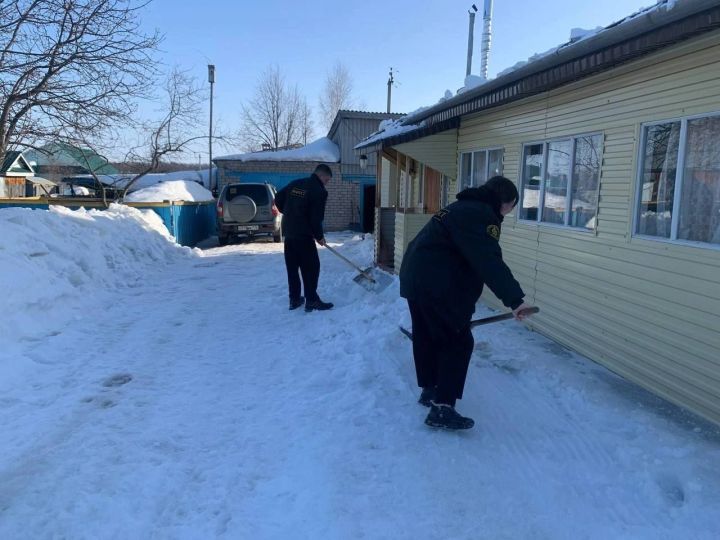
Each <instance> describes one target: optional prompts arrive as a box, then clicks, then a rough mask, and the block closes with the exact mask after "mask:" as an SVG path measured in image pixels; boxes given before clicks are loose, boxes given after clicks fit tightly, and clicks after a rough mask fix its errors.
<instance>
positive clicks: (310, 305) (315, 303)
mask: <svg viewBox="0 0 720 540" xmlns="http://www.w3.org/2000/svg"><path fill="white" fill-rule="evenodd" d="M332 307H333V305H332V304H331V303H330V302H323V301H322V300H320V299H319V298H318V299H317V300H308V301H307V302H305V311H307V312H308V313H309V312H311V311H312V310H314V309H317V310H318V311H325V310H328V309H332Z"/></svg>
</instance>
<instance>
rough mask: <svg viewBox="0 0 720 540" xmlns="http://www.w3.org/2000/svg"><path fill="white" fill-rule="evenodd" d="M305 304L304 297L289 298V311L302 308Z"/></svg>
mask: <svg viewBox="0 0 720 540" xmlns="http://www.w3.org/2000/svg"><path fill="white" fill-rule="evenodd" d="M304 303H305V297H304V296H301V297H299V298H291V299H290V311H292V310H293V309H297V308H299V307H300V306H302V305H303V304H304Z"/></svg>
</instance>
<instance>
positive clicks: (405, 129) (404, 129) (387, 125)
mask: <svg viewBox="0 0 720 540" xmlns="http://www.w3.org/2000/svg"><path fill="white" fill-rule="evenodd" d="M429 108H430V107H420V108H419V109H415V110H414V111H411V112H409V113H408V114H406V115H405V116H403V117H402V118H397V119H395V120H393V119H386V120H383V121H382V122H380V125H379V126H378V130H377V131H376V132H375V133H371V134H370V135H369V136H368V137H367V138H366V139H364V140H363V141H360V143H359V144H358V145H356V146H355V148H358V147H360V146H366V145H368V144H372V143H375V142H378V141H382V140H384V139H388V138H390V137H395V136H397V135H402V134H403V133H409V132H411V131H415V130H416V129H419V128H421V127H423V126H424V125H425V121H422V122H413V117H415V116H416V115H418V114H420V113H421V112H423V111H425V110H427V109H429Z"/></svg>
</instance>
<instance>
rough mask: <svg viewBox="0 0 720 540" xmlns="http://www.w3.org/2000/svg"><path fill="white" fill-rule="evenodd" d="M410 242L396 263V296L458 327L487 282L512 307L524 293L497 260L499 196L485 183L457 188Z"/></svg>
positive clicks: (469, 315) (467, 317)
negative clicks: (434, 310) (432, 310)
mask: <svg viewBox="0 0 720 540" xmlns="http://www.w3.org/2000/svg"><path fill="white" fill-rule="evenodd" d="M457 199H458V200H457V201H456V202H454V203H452V204H450V205H449V206H447V207H446V208H444V209H443V210H440V212H438V213H437V214H435V215H434V216H433V217H432V218H431V219H430V221H429V222H428V223H427V224H426V225H425V227H423V228H422V230H421V231H420V232H419V233H418V235H417V237H415V239H414V240H413V241H412V242H410V244H409V245H408V248H407V251H406V252H405V254H404V256H403V261H402V266H401V267H400V295H401V296H402V297H403V298H407V299H408V300H414V301H418V302H425V303H431V304H433V305H434V306H436V307H437V308H438V311H439V312H440V313H443V314H444V315H445V319H446V321H447V322H448V323H449V324H451V325H452V326H453V327H454V328H455V329H457V330H459V329H461V328H463V327H465V326H467V324H468V323H469V322H470V319H471V318H472V314H473V313H474V312H475V304H476V303H477V301H478V299H479V298H480V295H481V294H482V290H483V285H484V284H487V285H488V287H490V290H492V292H493V293H495V295H496V296H497V297H498V298H499V299H500V300H501V301H502V302H503V304H505V305H506V306H508V307H510V308H512V309H515V308H516V307H518V306H519V305H520V304H521V303H522V301H523V297H524V296H525V293H524V292H523V290H522V289H521V288H520V284H519V283H518V282H517V281H516V280H515V278H514V277H513V275H512V272H510V269H509V268H508V267H507V265H506V264H505V263H504V262H503V260H502V252H501V250H500V243H499V239H500V225H501V223H502V220H503V216H502V215H501V214H500V206H501V204H500V200H499V199H498V198H497V196H496V195H495V194H494V193H493V192H492V191H490V190H488V189H487V188H485V187H479V188H469V189H466V190H464V191H462V192H460V193H459V194H458V196H457Z"/></svg>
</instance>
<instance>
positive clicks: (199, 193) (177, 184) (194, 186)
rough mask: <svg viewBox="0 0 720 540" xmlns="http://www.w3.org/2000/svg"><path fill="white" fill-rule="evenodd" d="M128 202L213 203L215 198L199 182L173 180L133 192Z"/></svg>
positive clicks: (127, 198) (126, 198)
mask: <svg viewBox="0 0 720 540" xmlns="http://www.w3.org/2000/svg"><path fill="white" fill-rule="evenodd" d="M125 200H126V201H127V202H162V201H194V202H199V201H212V200H213V196H212V193H210V192H209V191H208V190H207V189H205V188H204V187H203V186H201V185H200V184H198V183H197V182H188V181H186V180H171V181H169V182H161V183H159V184H155V185H153V186H150V187H146V188H143V189H139V190H137V191H133V192H132V193H130V194H128V196H127V197H125Z"/></svg>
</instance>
